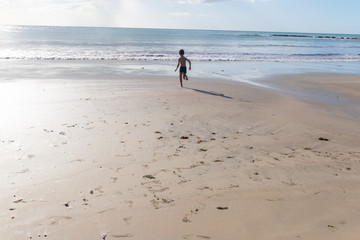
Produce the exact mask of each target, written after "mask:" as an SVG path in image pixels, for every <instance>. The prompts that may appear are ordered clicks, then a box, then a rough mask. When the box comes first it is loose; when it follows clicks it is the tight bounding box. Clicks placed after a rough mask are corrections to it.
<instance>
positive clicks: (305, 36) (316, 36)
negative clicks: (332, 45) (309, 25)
mask: <svg viewBox="0 0 360 240" xmlns="http://www.w3.org/2000/svg"><path fill="white" fill-rule="evenodd" d="M272 36H274V37H293V38H321V39H344V40H360V37H345V36H322V35H297V34H273V35H272Z"/></svg>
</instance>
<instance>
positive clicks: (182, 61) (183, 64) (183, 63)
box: [175, 49, 191, 87]
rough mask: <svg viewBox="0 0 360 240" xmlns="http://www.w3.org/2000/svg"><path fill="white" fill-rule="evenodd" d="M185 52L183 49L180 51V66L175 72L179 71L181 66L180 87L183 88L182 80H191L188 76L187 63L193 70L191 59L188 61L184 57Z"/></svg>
mask: <svg viewBox="0 0 360 240" xmlns="http://www.w3.org/2000/svg"><path fill="white" fill-rule="evenodd" d="M184 54H185V51H184V50H183V49H181V50H180V51H179V55H180V58H179V60H178V65H177V66H176V69H175V72H176V71H177V70H178V68H179V66H180V72H179V77H180V85H181V87H183V84H182V79H185V80H188V79H189V78H188V77H187V75H186V61H188V62H189V70H191V62H190V60H189V59H187V58H186V57H184Z"/></svg>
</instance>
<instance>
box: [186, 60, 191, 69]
mask: <svg viewBox="0 0 360 240" xmlns="http://www.w3.org/2000/svg"><path fill="white" fill-rule="evenodd" d="M186 61H188V63H189V70H191V61H190V60H189V59H186Z"/></svg>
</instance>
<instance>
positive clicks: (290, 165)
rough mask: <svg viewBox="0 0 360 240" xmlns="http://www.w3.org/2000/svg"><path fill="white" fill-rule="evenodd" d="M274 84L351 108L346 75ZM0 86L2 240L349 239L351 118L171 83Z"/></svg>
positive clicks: (354, 116) (212, 83) (354, 176)
mask: <svg viewBox="0 0 360 240" xmlns="http://www.w3.org/2000/svg"><path fill="white" fill-rule="evenodd" d="M329 77H331V79H332V81H331V83H329V82H327V81H324V79H325V80H326V79H327V78H329ZM277 79H278V80H279V81H285V80H291V84H292V89H295V88H296V89H297V91H303V89H307V88H311V87H312V86H313V83H314V82H316V84H317V85H318V86H321V87H320V88H319V89H324V90H326V91H327V90H329V91H332V92H338V93H339V94H342V95H344V96H348V97H351V99H352V100H353V101H360V99H359V95H358V93H357V91H355V89H358V88H359V86H360V80H359V77H358V76H354V75H353V76H347V75H326V74H306V75H304V76H301V75H296V76H295V75H294V76H293V75H287V76H284V77H283V78H281V77H278V78H277ZM309 79H311V81H310V80H309ZM342 79H347V81H346V83H344V82H343V81H342ZM275 80H276V79H275ZM275 80H274V81H275ZM335 80H336V81H335ZM309 81H310V82H309ZM281 83H284V82H281ZM287 83H289V81H287ZM0 85H1V86H0V93H1V94H0V100H1V101H0V102H1V103H0V106H1V117H0V125H1V130H0V155H1V160H0V169H1V170H0V171H1V174H0V176H1V177H0V178H1V181H0V182H1V183H0V191H1V198H0V206H1V207H0V208H1V217H0V238H1V239H94V240H96V239H99V240H101V239H106V240H111V239H229V240H230V239H279V240H280V239H334V240H335V239H355V238H356V237H357V236H359V234H360V230H359V227H358V223H359V222H360V205H359V196H360V189H359V187H358V186H359V183H360V178H359V175H360V148H359V142H360V137H359V136H360V128H359V127H358V126H359V125H358V123H359V109H358V107H357V106H356V105H347V106H346V107H345V108H344V107H342V106H340V105H336V104H333V103H331V102H326V101H325V102H319V101H316V100H315V101H312V99H310V98H308V99H303V98H297V97H296V96H289V95H287V94H282V93H281V92H279V91H276V90H271V89H264V88H260V87H256V86H251V85H246V84H241V83H236V82H227V81H217V80H213V79H212V80H210V79H198V78H196V79H195V78H191V79H190V80H189V81H187V82H184V85H185V88H180V87H179V83H178V78H177V76H176V75H175V76H173V77H165V76H153V75H151V76H150V75H142V76H141V75H137V76H122V77H121V79H118V80H116V79H106V77H104V79H98V80H96V79H91V80H86V79H83V80H81V81H79V80H78V79H75V80H73V79H72V78H71V76H69V78H65V79H61V80H56V79H51V78H49V79H41V80H37V79H23V80H21V79H15V78H14V79H8V80H5V79H4V80H2V81H1V82H0ZM345 89H350V90H348V91H345Z"/></svg>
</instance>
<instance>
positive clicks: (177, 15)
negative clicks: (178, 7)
mask: <svg viewBox="0 0 360 240" xmlns="http://www.w3.org/2000/svg"><path fill="white" fill-rule="evenodd" d="M169 15H171V16H175V17H183V16H190V15H191V13H189V12H171V13H169Z"/></svg>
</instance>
